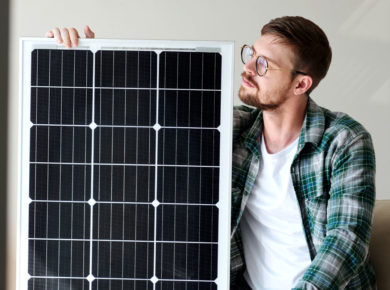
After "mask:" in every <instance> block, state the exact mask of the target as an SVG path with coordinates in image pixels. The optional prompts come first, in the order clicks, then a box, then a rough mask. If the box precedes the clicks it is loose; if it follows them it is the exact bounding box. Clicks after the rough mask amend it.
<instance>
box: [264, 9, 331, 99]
mask: <svg viewBox="0 0 390 290" xmlns="http://www.w3.org/2000/svg"><path fill="white" fill-rule="evenodd" d="M264 34H272V35H276V36H278V37H280V40H281V41H282V42H283V43H285V44H287V45H290V46H292V47H293V49H294V50H295V53H296V58H295V60H293V61H294V65H295V69H296V70H298V71H303V72H305V73H306V74H308V75H309V76H310V77H311V78H312V80H313V84H312V86H311V87H310V89H309V90H308V91H307V94H310V92H311V91H312V90H313V89H314V88H315V87H317V85H318V84H319V82H320V81H321V80H322V79H323V78H324V77H325V75H326V73H327V72H328V69H329V65H330V61H331V60H332V49H331V48H330V45H329V41H328V38H327V37H326V34H325V33H324V31H323V30H322V29H321V28H320V27H319V26H318V25H317V24H315V23H314V22H312V21H310V20H308V19H306V18H303V17H300V16H284V17H280V18H275V19H272V20H271V21H270V22H269V23H267V24H266V25H264V26H263V28H262V29H261V35H264Z"/></svg>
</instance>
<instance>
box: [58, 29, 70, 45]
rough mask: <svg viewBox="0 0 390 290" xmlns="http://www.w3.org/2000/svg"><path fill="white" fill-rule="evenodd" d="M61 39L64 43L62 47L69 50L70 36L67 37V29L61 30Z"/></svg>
mask: <svg viewBox="0 0 390 290" xmlns="http://www.w3.org/2000/svg"><path fill="white" fill-rule="evenodd" d="M60 31H61V37H62V40H63V41H64V45H65V47H66V48H71V47H72V44H71V42H70V35H69V30H68V28H65V27H63V28H61V30H60Z"/></svg>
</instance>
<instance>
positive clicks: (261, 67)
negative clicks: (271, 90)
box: [241, 45, 268, 76]
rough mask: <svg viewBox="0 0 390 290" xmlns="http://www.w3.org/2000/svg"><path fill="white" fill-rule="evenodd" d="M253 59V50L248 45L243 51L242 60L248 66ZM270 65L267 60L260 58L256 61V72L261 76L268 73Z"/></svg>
mask: <svg viewBox="0 0 390 290" xmlns="http://www.w3.org/2000/svg"><path fill="white" fill-rule="evenodd" d="M252 57H253V50H252V48H250V47H249V46H248V45H245V46H244V47H243V48H242V50H241V60H242V62H243V63H244V64H247V63H248V62H249V61H250V60H251V59H252ZM267 67H268V63H267V60H266V59H265V58H263V57H262V56H258V57H257V59H256V71H257V73H258V74H259V75H260V76H263V75H264V74H265V73H266V72H267Z"/></svg>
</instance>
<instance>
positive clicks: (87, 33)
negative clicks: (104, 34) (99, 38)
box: [84, 25, 95, 38]
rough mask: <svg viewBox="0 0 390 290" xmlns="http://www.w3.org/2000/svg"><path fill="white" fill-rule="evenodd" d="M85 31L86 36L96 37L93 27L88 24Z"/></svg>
mask: <svg viewBox="0 0 390 290" xmlns="http://www.w3.org/2000/svg"><path fill="white" fill-rule="evenodd" d="M84 33H85V37H86V38H95V33H94V32H93V31H92V30H91V28H90V27H89V26H88V25H85V27H84Z"/></svg>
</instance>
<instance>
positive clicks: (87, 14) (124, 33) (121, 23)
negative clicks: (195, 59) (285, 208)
mask: <svg viewBox="0 0 390 290" xmlns="http://www.w3.org/2000/svg"><path fill="white" fill-rule="evenodd" d="M10 4H11V32H10V41H11V44H10V45H11V46H10V54H11V59H10V68H11V69H10V96H9V124H10V127H9V134H10V135H9V137H8V144H9V148H10V152H9V154H8V155H9V160H8V162H9V166H8V172H9V178H8V179H9V190H8V206H7V207H8V211H9V212H8V228H9V233H8V236H7V241H8V248H7V254H8V264H7V269H8V282H7V284H8V287H7V289H15V282H14V280H15V250H16V249H15V246H16V232H15V229H16V227H17V225H16V208H17V207H16V203H17V202H16V198H17V165H18V151H17V147H18V143H17V142H18V138H17V132H18V123H19V116H18V108H19V102H18V68H19V63H18V51H19V47H18V45H19V43H18V38H19V37H21V36H43V35H44V33H45V32H46V31H47V30H48V29H49V28H51V27H53V26H74V27H76V28H77V29H82V27H83V26H84V25H85V24H90V25H91V27H92V28H93V29H94V30H95V32H96V36H97V37H99V38H126V39H188V40H233V41H235V48H236V58H235V67H236V70H235V82H234V85H235V86H234V90H235V92H236V91H237V90H238V87H239V84H240V77H239V75H240V73H241V69H242V65H241V63H240V59H239V49H240V47H241V45H242V44H243V43H249V44H250V43H253V42H254V41H255V40H256V39H257V38H258V37H259V32H260V29H261V27H262V25H263V24H265V23H266V22H268V21H269V20H270V19H271V18H275V17H278V16H283V15H301V16H304V17H307V18H309V19H311V20H313V21H314V22H316V23H317V24H319V26H321V27H322V28H323V30H324V31H325V33H326V34H327V35H328V38H329V41H330V43H331V46H332V48H333V61H332V64H331V67H330V70H329V73H328V76H327V77H326V78H325V80H323V82H322V83H321V84H320V85H319V87H318V88H317V89H316V90H315V91H314V92H313V93H312V97H313V99H314V100H315V101H316V102H317V103H318V104H320V105H322V106H325V107H327V108H330V109H332V110H337V111H344V112H347V113H348V114H350V115H351V116H352V117H354V118H355V119H357V120H358V121H360V122H361V123H362V124H363V125H364V126H365V127H366V128H367V129H368V131H370V132H371V134H372V137H373V140H374V146H375V150H376V156H377V198H378V199H390V178H389V177H388V172H389V171H390V167H389V164H390V154H389V153H388V150H389V148H390V17H389V16H388V12H389V11H390V1H389V0H343V1H339V0H328V1H319V0H295V1H294V0H283V1H282V0H273V1H261V0H250V1H248V0H196V1H194V0H191V1H189V0H164V1H162V0H142V1H134V0H111V1H106V0H95V1H92V0H85V1H80V0H78V1H75V0H68V1H63V0H62V1H58V0H13V1H11V3H10ZM235 102H236V103H239V101H238V99H237V98H236V99H235Z"/></svg>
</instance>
